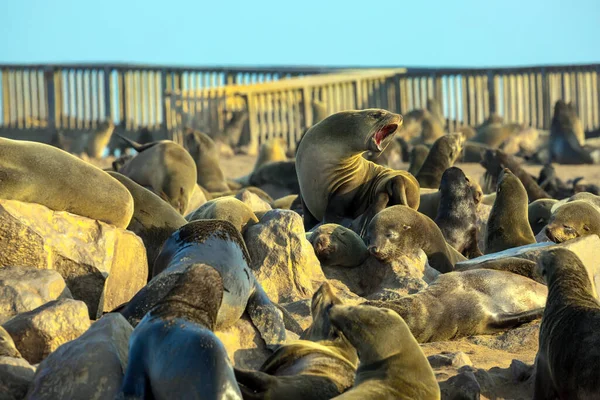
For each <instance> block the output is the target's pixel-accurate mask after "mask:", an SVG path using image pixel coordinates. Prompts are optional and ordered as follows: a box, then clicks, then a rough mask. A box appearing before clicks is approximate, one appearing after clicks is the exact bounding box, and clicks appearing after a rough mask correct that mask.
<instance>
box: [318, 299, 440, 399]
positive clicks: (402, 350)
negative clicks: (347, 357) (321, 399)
mask: <svg viewBox="0 0 600 400" xmlns="http://www.w3.org/2000/svg"><path fill="white" fill-rule="evenodd" d="M329 318H330V319H331V323H332V324H333V326H334V327H335V328H337V329H338V330H340V331H341V332H342V333H343V334H344V336H345V337H346V338H348V340H349V341H350V343H352V345H353V346H354V347H355V348H356V350H357V352H358V354H359V359H360V364H359V366H358V369H357V371H356V377H355V378H354V387H353V388H352V389H350V390H348V391H347V392H345V393H343V394H342V395H340V396H337V397H335V399H339V400H350V399H356V400H364V399H423V400H425V399H431V400H439V399H440V387H439V385H438V383H437V381H436V379H435V374H434V373H433V370H432V369H431V365H429V361H428V360H427V358H426V357H425V354H424V353H423V350H421V347H420V346H419V344H418V343H417V341H416V340H415V338H414V337H413V335H412V334H411V332H410V329H409V328H408V326H407V325H406V323H405V322H404V320H403V319H402V317H400V316H399V315H398V314H396V313H395V312H393V311H391V310H386V309H378V308H375V307H369V306H364V305H358V306H345V305H336V306H333V307H331V309H330V310H329Z"/></svg>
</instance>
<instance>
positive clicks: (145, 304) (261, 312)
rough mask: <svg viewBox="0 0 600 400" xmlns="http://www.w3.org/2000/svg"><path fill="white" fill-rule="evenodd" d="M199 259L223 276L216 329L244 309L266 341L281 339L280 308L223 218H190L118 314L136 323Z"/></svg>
mask: <svg viewBox="0 0 600 400" xmlns="http://www.w3.org/2000/svg"><path fill="white" fill-rule="evenodd" d="M198 263H203V264H207V265H210V266H211V267H213V268H214V269H215V270H216V271H218V272H219V274H220V275H221V278H222V280H223V294H222V298H223V301H222V302H221V305H220V308H219V314H218V316H217V320H216V325H215V329H218V330H220V329H226V328H228V327H230V326H232V325H233V324H234V323H235V322H237V320H239V319H240V317H241V316H242V314H243V313H244V312H247V313H248V316H249V317H250V320H251V321H252V323H253V325H254V326H255V327H256V328H257V329H258V331H259V332H260V335H261V337H262V338H263V340H264V341H265V342H266V343H267V345H274V344H278V343H281V342H282V341H284V340H285V335H286V334H285V326H284V323H283V319H282V316H281V314H280V311H279V310H278V309H277V307H276V306H275V305H274V304H273V303H272V302H271V300H269V298H268V297H267V295H266V294H265V292H264V290H263V289H262V287H261V286H260V284H259V283H258V282H257V281H256V279H255V278H254V275H253V274H252V270H251V269H250V267H249V266H248V265H249V256H248V251H247V249H246V245H245V244H244V240H243V239H242V236H241V234H240V232H239V231H238V230H236V229H235V227H234V226H233V225H232V224H231V223H230V222H228V221H219V220H200V221H194V222H190V223H188V224H187V225H184V226H182V227H181V228H180V229H179V230H177V231H176V232H175V233H173V235H171V237H170V238H169V239H168V240H167V241H166V242H165V244H164V246H163V248H162V251H161V253H160V254H159V255H158V257H157V259H156V261H155V263H154V271H153V272H154V278H152V280H151V281H150V282H149V283H148V284H147V285H146V286H145V287H144V288H143V289H142V290H140V291H139V292H138V293H137V294H136V295H135V296H134V297H133V299H131V301H130V302H129V304H127V305H126V306H125V307H124V308H123V310H122V311H121V314H123V316H124V317H125V318H127V320H128V321H129V322H130V323H131V324H132V325H135V324H136V322H137V321H139V320H140V319H141V318H142V317H143V316H144V315H145V314H146V313H147V312H148V311H149V310H150V308H151V307H152V306H154V304H156V303H157V302H158V301H159V300H160V299H161V298H163V297H164V295H165V291H166V290H168V289H169V288H170V287H171V286H172V285H173V280H174V279H177V278H178V276H179V275H180V274H181V273H182V272H181V271H184V270H185V269H186V268H187V267H188V266H190V265H195V264H198Z"/></svg>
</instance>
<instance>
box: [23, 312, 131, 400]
mask: <svg viewBox="0 0 600 400" xmlns="http://www.w3.org/2000/svg"><path fill="white" fill-rule="evenodd" d="M131 332H133V328H132V327H131V325H129V323H128V322H127V320H125V318H123V316H122V315H121V314H117V313H111V314H106V315H105V316H103V317H102V318H100V319H99V320H98V321H97V322H95V323H94V324H93V325H92V326H91V327H90V328H89V329H88V330H87V332H85V333H84V334H83V335H81V336H80V337H79V338H77V339H75V340H73V341H70V342H68V343H65V344H63V345H62V346H60V347H59V348H58V349H57V350H56V351H54V352H53V353H52V354H50V355H49V356H48V357H47V358H46V359H45V360H44V361H42V362H41V364H40V365H39V366H38V368H37V371H36V374H35V377H34V378H33V383H32V385H31V386H30V388H29V392H28V393H27V398H28V399H48V400H50V399H56V400H60V399H114V398H115V395H116V394H117V393H118V392H119V389H120V388H121V383H122V381H123V375H124V373H125V370H126V368H127V358H128V355H129V336H131Z"/></svg>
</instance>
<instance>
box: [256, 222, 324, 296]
mask: <svg viewBox="0 0 600 400" xmlns="http://www.w3.org/2000/svg"><path fill="white" fill-rule="evenodd" d="M244 239H245V241H246V247H247V248H248V252H249V253H250V258H251V260H252V265H251V266H250V267H251V268H252V270H253V271H254V276H255V277H256V279H257V280H258V281H259V282H260V284H261V285H262V287H263V288H264V290H265V292H266V293H267V295H268V296H269V298H270V299H271V300H273V301H275V302H277V303H290V302H294V301H297V300H302V299H307V298H311V297H312V295H313V293H314V291H315V290H316V289H317V288H318V287H319V286H320V284H321V283H322V282H323V281H324V280H325V275H324V274H323V271H322V269H321V264H320V263H319V260H318V259H317V256H316V255H315V252H314V250H313V247H312V245H311V244H310V242H309V241H308V240H307V239H306V233H305V231H304V224H303V222H302V218H301V217H300V216H299V215H298V214H297V213H295V212H293V211H289V210H271V211H268V212H267V213H266V214H265V215H264V216H263V217H262V218H261V220H260V222H259V223H258V224H256V225H253V226H251V227H249V228H248V229H247V230H246V232H245V233H244Z"/></svg>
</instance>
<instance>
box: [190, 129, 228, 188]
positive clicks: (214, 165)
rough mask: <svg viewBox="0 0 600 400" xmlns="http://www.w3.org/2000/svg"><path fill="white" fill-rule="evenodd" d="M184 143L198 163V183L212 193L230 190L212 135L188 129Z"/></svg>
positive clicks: (196, 163)
mask: <svg viewBox="0 0 600 400" xmlns="http://www.w3.org/2000/svg"><path fill="white" fill-rule="evenodd" d="M184 145H185V148H186V149H187V151H188V152H189V154H190V156H191V157H192V158H193V160H194V162H195V165H196V183H198V185H200V186H202V187H203V188H205V189H206V190H208V191H209V192H211V193H213V192H224V191H228V190H229V185H227V180H226V179H225V174H224V173H223V171H222V170H221V166H220V164H219V152H218V150H217V146H216V145H215V142H213V140H212V139H211V138H210V136H208V135H207V134H205V133H202V132H199V131H194V130H192V129H188V130H187V132H186V135H185V138H184Z"/></svg>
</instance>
